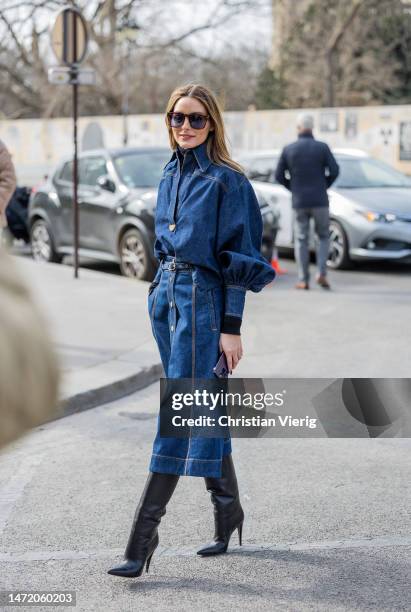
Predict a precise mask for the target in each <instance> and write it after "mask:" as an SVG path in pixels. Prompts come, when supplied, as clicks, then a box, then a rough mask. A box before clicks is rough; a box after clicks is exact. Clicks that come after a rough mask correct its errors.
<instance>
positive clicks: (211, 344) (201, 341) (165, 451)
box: [148, 256, 231, 478]
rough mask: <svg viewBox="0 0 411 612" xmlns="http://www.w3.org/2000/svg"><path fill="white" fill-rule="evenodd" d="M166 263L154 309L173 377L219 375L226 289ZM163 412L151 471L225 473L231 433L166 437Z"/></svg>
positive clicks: (153, 290)
mask: <svg viewBox="0 0 411 612" xmlns="http://www.w3.org/2000/svg"><path fill="white" fill-rule="evenodd" d="M172 259H173V258H172V257H171V256H168V257H167V258H166V260H164V262H162V263H161V264H160V267H161V270H160V269H159V271H158V272H157V274H156V278H155V280H154V281H153V283H152V284H151V286H150V290H149V295H148V309H149V315H150V321H151V327H152V332H153V335H154V338H155V340H156V343H157V346H158V349H159V352H160V357H161V361H162V364H163V368H164V372H165V375H166V377H167V378H209V379H210V378H215V374H214V373H213V367H214V366H215V364H216V362H217V360H218V357H219V353H220V351H219V339H220V330H221V325H222V321H223V316H224V289H223V286H221V287H213V288H209V289H207V288H202V287H200V286H199V285H198V284H197V283H196V282H195V274H194V272H193V270H194V268H191V269H190V268H188V269H181V268H177V269H175V270H173V269H166V268H169V263H170V261H171V260H172ZM159 431H160V417H158V421H157V433H156V437H155V439H154V443H153V451H152V456H151V460H150V468H149V469H150V471H151V472H161V473H167V474H178V475H181V476H209V477H216V478H219V477H221V467H222V457H223V456H224V455H228V454H230V453H231V439H230V438H229V437H227V438H210V437H188V438H171V437H161V436H160V434H159Z"/></svg>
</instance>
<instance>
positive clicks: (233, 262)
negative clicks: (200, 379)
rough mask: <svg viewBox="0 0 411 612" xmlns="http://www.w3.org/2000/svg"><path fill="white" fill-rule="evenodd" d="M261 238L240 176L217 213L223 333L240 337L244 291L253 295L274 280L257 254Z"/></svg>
mask: <svg viewBox="0 0 411 612" xmlns="http://www.w3.org/2000/svg"><path fill="white" fill-rule="evenodd" d="M262 234H263V220H262V217H261V212H260V206H259V204H258V200H257V197H256V195H255V193H254V189H253V187H252V185H251V183H250V181H249V180H248V178H247V177H246V176H241V177H240V178H239V179H238V182H237V185H236V186H234V187H232V188H231V189H230V190H228V191H227V192H225V193H224V195H223V196H222V200H221V203H220V209H219V219H218V244H217V257H218V261H219V264H220V269H221V273H222V275H223V278H224V285H225V316H224V322H223V328H222V331H223V332H225V333H234V334H239V333H240V326H241V320H242V317H243V310H244V305H245V294H246V291H247V290H250V291H253V292H254V293H257V292H259V291H261V290H262V289H263V287H265V285H267V284H268V283H270V282H271V281H272V280H273V279H274V278H275V272H274V270H273V268H272V267H271V265H270V264H269V263H268V261H267V260H266V259H265V258H264V257H263V256H262V255H261V252H260V249H261V242H262Z"/></svg>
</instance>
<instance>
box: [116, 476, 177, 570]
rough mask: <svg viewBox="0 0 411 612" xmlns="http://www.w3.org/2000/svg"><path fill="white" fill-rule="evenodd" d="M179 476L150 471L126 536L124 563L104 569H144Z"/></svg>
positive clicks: (154, 546) (153, 547)
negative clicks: (128, 533) (127, 537)
mask: <svg viewBox="0 0 411 612" xmlns="http://www.w3.org/2000/svg"><path fill="white" fill-rule="evenodd" d="M178 479H179V476H176V475H175V474H160V473H157V472H150V473H149V476H148V478H147V482H146V485H145V487H144V491H143V493H142V495H141V499H140V502H139V504H138V506H137V509H136V512H135V516H134V521H133V526H132V529H131V533H130V537H129V539H128V543H127V547H126V551H125V554H124V557H125V563H123V564H122V565H119V566H117V567H113V568H112V569H110V570H108V573H109V574H112V575H113V576H124V577H125V578H136V577H137V576H141V574H142V572H143V569H144V564H146V572H148V568H149V566H150V561H151V557H152V556H153V553H154V551H155V549H156V548H157V546H158V542H159V539H158V533H157V528H158V525H159V523H160V520H161V517H162V516H164V514H165V513H166V505H167V504H168V502H169V501H170V499H171V496H172V495H173V493H174V489H175V488H176V485H177V482H178Z"/></svg>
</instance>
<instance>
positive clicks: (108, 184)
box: [97, 175, 116, 193]
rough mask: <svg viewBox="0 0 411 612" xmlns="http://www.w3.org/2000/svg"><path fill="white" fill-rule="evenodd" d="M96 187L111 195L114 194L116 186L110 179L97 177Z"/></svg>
mask: <svg viewBox="0 0 411 612" xmlns="http://www.w3.org/2000/svg"><path fill="white" fill-rule="evenodd" d="M97 185H98V186H99V187H100V189H104V190H105V191H110V192H111V193H114V192H115V190H116V185H115V183H114V181H112V180H111V178H110V177H109V176H107V175H103V176H99V177H98V179H97Z"/></svg>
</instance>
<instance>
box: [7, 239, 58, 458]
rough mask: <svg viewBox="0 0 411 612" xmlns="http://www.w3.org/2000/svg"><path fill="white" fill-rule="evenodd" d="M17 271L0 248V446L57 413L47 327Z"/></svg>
mask: <svg viewBox="0 0 411 612" xmlns="http://www.w3.org/2000/svg"><path fill="white" fill-rule="evenodd" d="M16 268H17V266H16V265H15V263H14V261H13V260H12V258H11V257H10V256H9V255H7V254H6V252H5V251H4V250H3V249H0V364H1V366H0V447H2V446H3V445H5V444H8V443H10V442H12V441H13V440H15V439H16V438H18V437H19V436H20V435H22V434H23V433H25V432H26V431H27V430H28V429H30V428H31V427H35V426H36V425H40V424H41V423H43V422H44V421H47V420H48V419H49V418H52V417H53V416H55V415H56V414H58V413H59V409H58V407H57V405H58V383H59V369H58V364H57V357H56V354H55V351H54V349H53V346H52V341H51V338H50V336H49V331H48V325H47V322H46V319H45V317H44V316H43V314H42V312H41V311H40V308H39V307H38V306H37V303H35V301H34V300H33V298H32V296H31V292H30V291H29V290H28V289H27V287H26V284H25V283H24V282H23V280H22V279H21V278H20V274H19V270H18V269H16Z"/></svg>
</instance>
